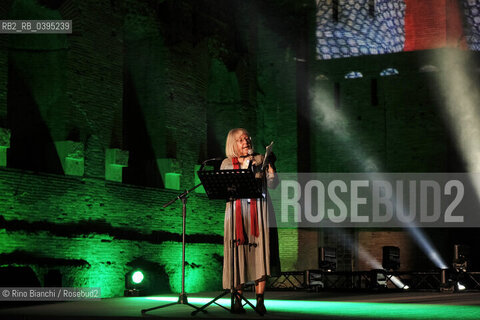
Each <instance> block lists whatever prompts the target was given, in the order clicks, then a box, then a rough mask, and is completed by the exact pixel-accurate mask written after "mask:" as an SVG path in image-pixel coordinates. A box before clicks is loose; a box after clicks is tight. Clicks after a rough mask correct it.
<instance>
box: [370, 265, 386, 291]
mask: <svg viewBox="0 0 480 320" xmlns="http://www.w3.org/2000/svg"><path fill="white" fill-rule="evenodd" d="M370 288H371V289H374V290H381V289H386V288H387V272H386V271H385V270H383V269H373V270H371V271H370Z"/></svg>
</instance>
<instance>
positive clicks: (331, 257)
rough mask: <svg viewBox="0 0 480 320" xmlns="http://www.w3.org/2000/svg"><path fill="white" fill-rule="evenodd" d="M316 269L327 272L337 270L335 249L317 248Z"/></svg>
mask: <svg viewBox="0 0 480 320" xmlns="http://www.w3.org/2000/svg"><path fill="white" fill-rule="evenodd" d="M318 267H319V268H320V269H321V270H323V271H327V272H331V271H335V270H336V269H337V251H336V250H335V248H329V247H320V248H318Z"/></svg>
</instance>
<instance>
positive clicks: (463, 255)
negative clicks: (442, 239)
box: [452, 244, 470, 272]
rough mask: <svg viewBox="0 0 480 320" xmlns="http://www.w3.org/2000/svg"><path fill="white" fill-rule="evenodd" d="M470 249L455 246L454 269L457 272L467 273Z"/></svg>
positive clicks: (458, 245) (463, 246)
mask: <svg viewBox="0 0 480 320" xmlns="http://www.w3.org/2000/svg"><path fill="white" fill-rule="evenodd" d="M469 251H470V250H469V247H468V246H465V245H460V244H456V245H454V246H453V263H452V265H453V269H455V271H457V272H466V271H467V267H468V256H469Z"/></svg>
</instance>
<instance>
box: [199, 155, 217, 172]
mask: <svg viewBox="0 0 480 320" xmlns="http://www.w3.org/2000/svg"><path fill="white" fill-rule="evenodd" d="M220 160H223V158H211V159H207V160H205V161H203V162H202V165H201V166H200V170H198V171H202V170H203V168H204V167H205V165H206V164H207V163H209V162H212V161H220Z"/></svg>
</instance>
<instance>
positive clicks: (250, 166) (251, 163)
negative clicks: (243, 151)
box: [247, 149, 253, 170]
mask: <svg viewBox="0 0 480 320" xmlns="http://www.w3.org/2000/svg"><path fill="white" fill-rule="evenodd" d="M248 158H249V159H248V160H247V161H248V162H247V163H248V168H247V169H248V170H252V165H253V149H248Z"/></svg>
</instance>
